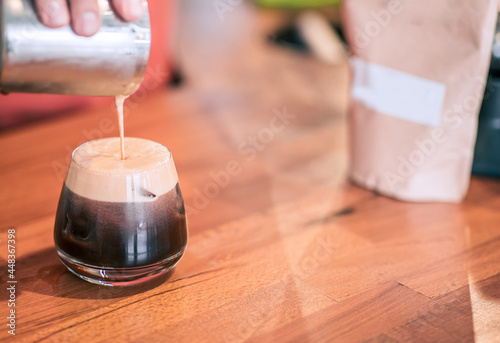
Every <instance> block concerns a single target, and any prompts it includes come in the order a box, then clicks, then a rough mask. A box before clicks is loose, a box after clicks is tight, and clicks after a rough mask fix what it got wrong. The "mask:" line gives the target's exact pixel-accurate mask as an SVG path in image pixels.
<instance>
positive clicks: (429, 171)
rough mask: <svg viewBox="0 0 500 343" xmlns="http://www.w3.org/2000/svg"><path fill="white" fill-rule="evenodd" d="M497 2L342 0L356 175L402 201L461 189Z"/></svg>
mask: <svg viewBox="0 0 500 343" xmlns="http://www.w3.org/2000/svg"><path fill="white" fill-rule="evenodd" d="M497 9H498V2H497V1H496V0H477V1H467V0H442V1H441V0H439V1H436V0H419V1H417V0H345V1H344V2H343V22H344V30H345V35H346V39H347V41H348V43H349V46H350V49H351V51H352V54H353V56H352V58H351V66H352V71H353V78H352V86H351V103H350V110H349V112H350V113H349V121H350V137H351V138H350V139H351V142H350V145H351V148H350V149H351V171H350V176H351V178H352V180H353V181H354V182H355V183H357V184H359V185H362V186H364V187H366V188H368V189H371V190H376V191H378V192H380V193H382V194H385V195H388V196H391V197H394V198H397V199H401V200H406V201H444V202H459V201H460V200H461V199H462V198H463V197H464V195H465V193H466V192H467V189H468V185H469V179H470V173H471V165H472V157H473V151H474V143H475V138H476V129H477V117H478V112H479V108H480V105H481V102H482V99H483V93H484V89H485V84H486V75H487V69H488V66H489V62H490V56H491V47H492V42H493V34H494V29H495V23H496V18H497ZM499 110H500V109H499Z"/></svg>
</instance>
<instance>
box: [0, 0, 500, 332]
mask: <svg viewBox="0 0 500 343" xmlns="http://www.w3.org/2000/svg"><path fill="white" fill-rule="evenodd" d="M181 10H182V16H181V25H180V31H179V33H178V35H179V37H180V39H179V42H178V51H179V54H180V56H179V57H180V61H181V62H182V65H181V66H182V70H183V73H184V76H185V78H186V82H185V83H184V85H183V86H182V87H180V88H178V89H163V88H162V89H159V90H156V91H151V92H148V93H145V94H143V95H142V96H141V97H135V98H133V99H132V100H129V104H128V106H127V107H128V110H127V113H128V114H127V116H126V119H125V123H126V124H125V125H126V134H127V135H128V136H136V137H144V138H149V139H152V140H156V141H158V142H161V143H163V144H165V145H167V146H169V147H170V148H171V150H172V152H173V155H174V159H175V162H176V166H177V170H178V174H179V177H180V182H181V186H182V189H183V193H184V197H185V202H186V206H187V214H188V223H189V234H190V235H189V244H188V249H187V251H186V253H185V255H184V257H183V259H182V260H181V262H180V263H179V264H178V265H177V267H176V269H175V271H174V272H173V273H172V274H171V275H168V277H162V278H160V279H157V280H155V281H152V282H150V283H148V284H144V285H141V286H135V287H130V288H111V287H103V286H96V285H92V284H90V283H87V282H85V281H82V280H80V279H78V278H77V277H75V276H73V275H72V274H71V273H70V272H68V271H67V270H66V268H65V267H64V266H63V265H62V263H61V262H60V261H59V259H58V257H57V255H56V252H55V249H54V243H53V238H52V230H53V224H54V216H55V210H56V206H57V200H58V197H59V192H60V189H61V187H62V183H63V180H64V174H65V171H66V167H67V165H68V159H69V157H70V152H71V151H72V150H73V149H74V148H75V147H77V146H78V145H79V144H80V143H82V142H84V141H86V140H88V139H91V138H98V137H100V136H116V135H117V126H116V120H115V114H114V112H113V110H112V107H111V106H110V107H106V108H101V109H97V110H82V111H80V112H75V113H72V114H71V115H68V116H65V117H59V118H57V119H51V120H48V121H44V122H39V123H36V124H33V125H29V126H24V127H20V128H16V129H13V130H10V131H5V132H3V133H1V134H0V151H1V158H0V189H1V193H0V211H1V212H0V247H1V248H0V260H1V263H2V265H1V266H0V271H1V275H0V276H1V279H0V281H1V289H2V291H1V292H0V295H1V299H0V300H1V302H0V313H1V317H2V318H3V319H2V321H1V322H2V323H3V324H2V326H1V329H0V340H4V339H13V337H12V336H11V335H10V334H9V333H8V330H9V328H8V327H7V326H6V323H7V319H6V317H7V316H8V315H9V310H10V309H11V308H9V307H8V304H9V302H8V301H9V299H10V293H9V291H7V287H8V286H9V284H8V283H7V281H8V280H9V279H8V275H9V274H8V272H7V255H8V252H7V239H8V230H9V229H12V228H13V229H15V240H16V267H15V280H16V281H17V284H16V288H15V310H16V312H15V316H16V331H15V333H16V337H15V338H16V339H17V340H18V341H24V342H52V341H54V342H95V341H111V342H119V341H136V342H243V341H254V342H472V341H477V342H499V341H500V227H499V223H500V182H498V181H495V180H488V179H480V178H473V180H472V183H471V186H470V190H469V193H468V195H467V198H466V199H465V201H464V202H463V203H462V204H460V205H452V204H412V203H404V202H398V201H394V200H391V199H388V198H385V197H383V196H378V195H376V194H373V193H371V192H369V191H366V190H363V189H361V188H358V187H355V186H353V185H351V184H350V183H349V182H348V181H347V180H346V170H347V162H348V156H347V150H346V120H345V116H346V108H347V93H348V91H347V89H348V88H347V84H348V77H349V74H348V69H347V65H343V66H339V67H330V66H327V65H325V64H322V63H321V62H319V61H317V60H316V59H314V58H313V57H311V56H308V55H302V54H298V53H295V52H292V51H289V50H287V49H284V48H281V47H277V46H275V45H273V44H272V43H270V42H269V41H268V40H267V38H266V37H267V35H268V34H269V33H271V32H273V30H275V29H276V28H277V27H279V26H280V25H282V24H283V23H284V22H285V21H286V17H287V16H286V15H284V14H282V13H277V12H272V11H271V12H265V11H262V10H260V9H257V8H255V7H253V6H251V5H249V4H248V3H242V4H240V5H235V6H234V8H233V10H232V11H231V12H227V13H226V14H225V17H224V18H223V20H221V19H220V17H219V16H218V15H217V12H216V11H215V9H214V7H213V4H212V2H211V1H202V0H199V1H195V0H192V1H187V0H186V1H183V3H182V9H181ZM228 164H229V166H228ZM235 166H236V168H235ZM228 168H229V169H231V171H232V172H233V173H232V175H230V177H229V178H224V177H223V176H222V175H223V174H225V173H227V171H228ZM225 175H226V176H227V175H228V174H225ZM218 177H219V178H220V180H219V181H218V183H217V182H215V181H214V179H216V178H218Z"/></svg>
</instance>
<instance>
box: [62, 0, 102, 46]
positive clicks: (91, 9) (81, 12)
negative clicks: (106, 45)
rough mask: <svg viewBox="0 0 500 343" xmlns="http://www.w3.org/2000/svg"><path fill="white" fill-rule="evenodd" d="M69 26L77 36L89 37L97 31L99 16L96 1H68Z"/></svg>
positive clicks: (99, 25)
mask: <svg viewBox="0 0 500 343" xmlns="http://www.w3.org/2000/svg"><path fill="white" fill-rule="evenodd" d="M69 10H70V13H71V26H72V27H73V30H74V31H75V33H76V34H77V35H80V36H85V37H90V36H92V35H94V34H95V33H97V31H99V27H101V16H100V14H99V6H98V5H97V0H70V2H69Z"/></svg>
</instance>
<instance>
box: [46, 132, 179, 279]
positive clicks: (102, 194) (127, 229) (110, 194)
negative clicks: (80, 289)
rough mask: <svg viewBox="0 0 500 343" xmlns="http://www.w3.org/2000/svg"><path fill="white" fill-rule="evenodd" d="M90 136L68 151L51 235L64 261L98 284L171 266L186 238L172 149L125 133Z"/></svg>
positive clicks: (155, 273)
mask: <svg viewBox="0 0 500 343" xmlns="http://www.w3.org/2000/svg"><path fill="white" fill-rule="evenodd" d="M125 151H126V156H125V159H123V160H122V159H121V158H120V142H119V139H118V138H107V139H100V140H96V141H91V142H87V143H85V144H83V145H81V146H80V147H78V148H77V149H76V150H75V151H74V152H73V156H72V161H71V164H70V166H69V170H68V174H67V176H66V180H65V183H64V186H63V189H62V192H61V197H60V200H59V206H58V209H57V215H56V221H55V229H54V239H55V244H56V248H57V252H58V254H59V257H60V258H61V260H62V262H63V263H64V264H65V265H66V266H67V267H68V268H69V270H70V271H72V272H73V273H74V274H76V275H77V276H79V277H81V278H83V279H85V280H87V281H90V282H93V283H98V284H103V285H111V286H117V285H132V284H138V283H141V282H144V281H147V280H149V279H151V278H154V277H156V276H159V275H161V274H163V273H165V272H167V271H169V270H171V269H172V268H173V267H174V266H175V265H176V264H177V262H178V261H179V260H180V258H181V257H182V254H183V252H184V250H185V248H186V243H187V224H186V215H185V211H184V202H183V199H182V193H181V189H180V186H179V182H178V177H177V173H176V170H175V166H174V163H173V160H172V156H171V154H170V151H169V150H168V149H167V148H166V147H164V146H163V145H161V144H158V143H155V142H152V141H149V140H144V139H139V138H125Z"/></svg>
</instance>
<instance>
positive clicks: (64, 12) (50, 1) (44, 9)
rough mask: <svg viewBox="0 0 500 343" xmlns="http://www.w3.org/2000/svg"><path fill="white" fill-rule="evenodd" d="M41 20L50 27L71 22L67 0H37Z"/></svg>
mask: <svg viewBox="0 0 500 343" xmlns="http://www.w3.org/2000/svg"><path fill="white" fill-rule="evenodd" d="M35 4H36V8H37V11H38V15H39V16H40V21H41V22H42V23H43V24H44V25H45V26H48V27H53V28H57V27H61V26H64V25H68V24H69V11H68V5H67V3H66V0H35Z"/></svg>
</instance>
